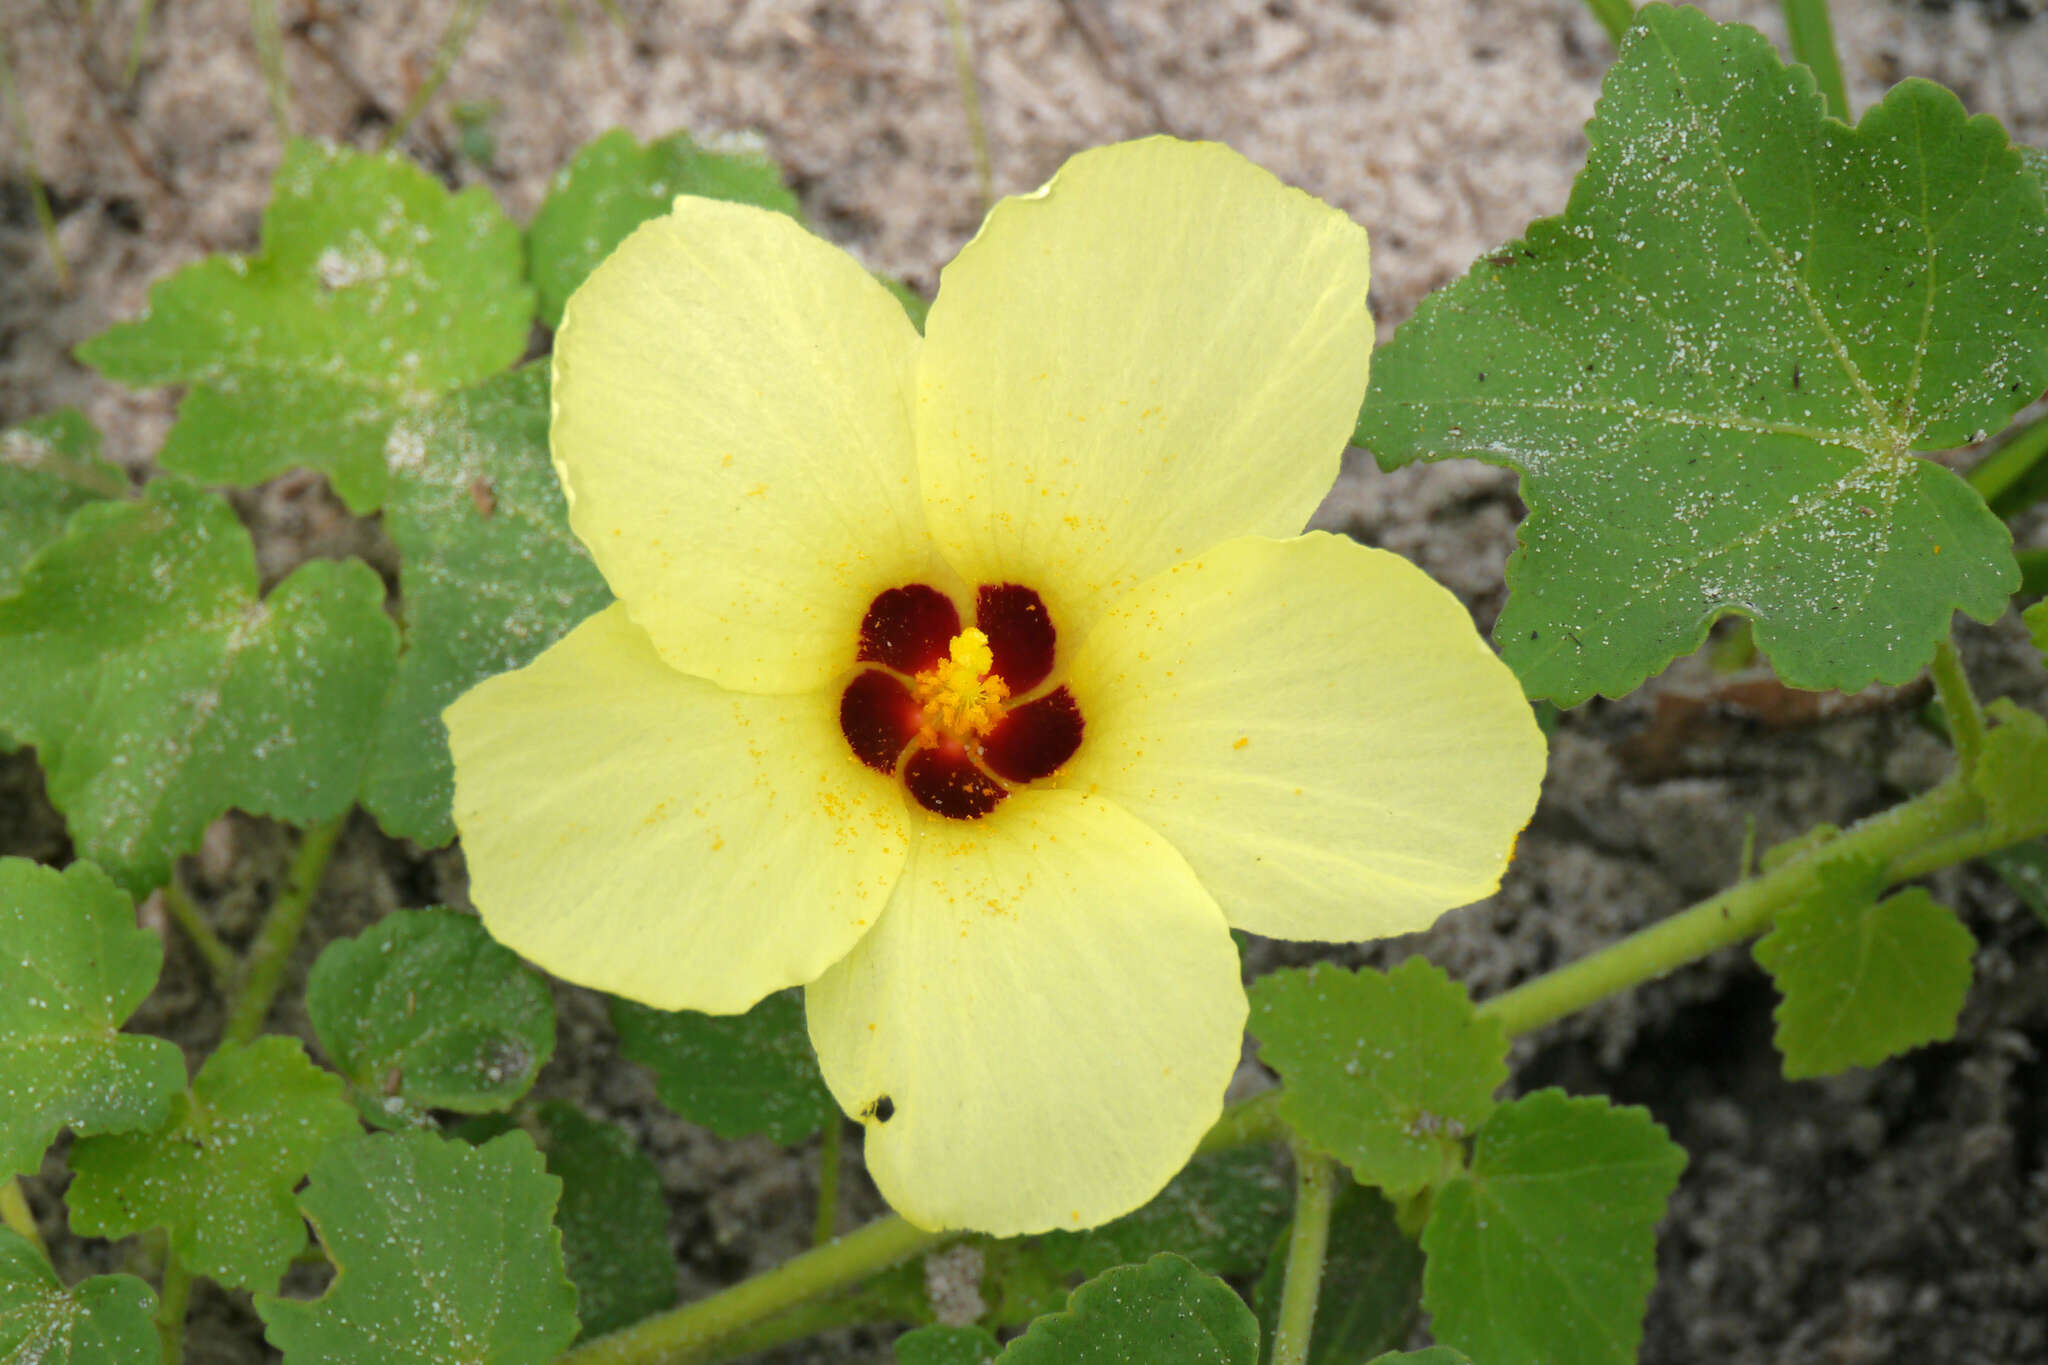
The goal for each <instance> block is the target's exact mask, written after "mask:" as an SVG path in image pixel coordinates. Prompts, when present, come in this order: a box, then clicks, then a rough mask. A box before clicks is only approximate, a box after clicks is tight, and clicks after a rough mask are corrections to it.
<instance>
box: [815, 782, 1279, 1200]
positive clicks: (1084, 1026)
mask: <svg viewBox="0 0 2048 1365" xmlns="http://www.w3.org/2000/svg"><path fill="white" fill-rule="evenodd" d="M805 1001H806V1004H807V1007H808V1009H809V1014H810V1025H811V1041H812V1042H813V1043H814V1044H816V1046H817V1049H818V1060H819V1062H820V1064H821V1065H822V1067H823V1069H824V1073H825V1083H826V1084H827V1085H829V1086H830V1087H831V1088H832V1093H833V1095H834V1096H835V1097H836V1098H837V1099H838V1101H839V1103H840V1105H841V1106H842V1107H844V1108H845V1109H846V1110H847V1112H848V1113H851V1114H856V1115H859V1116H860V1117H861V1119H862V1121H863V1122H864V1123H865V1124H866V1125H867V1166H868V1172H869V1174H871V1175H873V1176H874V1178H875V1183H876V1184H877V1185H879V1186H880V1187H881V1190H882V1193H883V1194H884V1195H885V1196H887V1197H888V1200H889V1202H890V1203H891V1204H892V1205H894V1206H895V1208H896V1210H897V1211H898V1212H899V1213H901V1214H902V1215H903V1216H904V1217H905V1218H908V1219H909V1220H910V1221H911V1222H913V1223H915V1224H917V1225H918V1226H920V1227H926V1228H975V1229H978V1230H980V1231H983V1232H990V1233H994V1234H996V1235H997V1236H1003V1237H1007V1236H1012V1235H1015V1234H1020V1233H1027V1232H1041V1231H1044V1230H1045V1229H1047V1228H1053V1227H1089V1226H1093V1225H1094V1224H1097V1223H1102V1222H1106V1221H1107V1220H1109V1219H1111V1218H1114V1217H1116V1216H1117V1215H1119V1214H1122V1213H1125V1212H1127V1211H1129V1210H1131V1209H1133V1208H1136V1207H1137V1206H1138V1205H1140V1204H1142V1203H1144V1202H1145V1201H1146V1200H1148V1199H1150V1198H1151V1197H1152V1196H1153V1195H1154V1194H1156V1193H1158V1191H1159V1189H1160V1187H1161V1186H1163V1185H1165V1184H1166V1182H1167V1181H1168V1180H1169V1179H1171V1178H1172V1176H1173V1175H1174V1173H1175V1172H1176V1171H1178V1170H1179V1169H1180V1168H1181V1167H1182V1166H1183V1165H1184V1164H1186V1162H1187V1159H1188V1157H1189V1156H1190V1155H1191V1154H1192V1153H1193V1151H1194V1149H1195V1144H1196V1143H1197V1142H1198V1141H1199V1140H1200V1139H1201V1136H1202V1134H1203V1133H1204V1132H1205V1131H1207V1130H1208V1128H1209V1126H1210V1125H1211V1124H1212V1123H1214V1122H1215V1120H1216V1116H1217V1115H1218V1114H1219V1113H1220V1112H1221V1111H1222V1105H1223V1089H1224V1087H1225V1086H1226V1085H1227V1084H1228V1083H1229V1081H1230V1077H1231V1073H1232V1072H1233V1071H1234V1070H1235V1069H1236V1066H1237V1061H1238V1056H1239V1052H1240V1046H1241V1043H1242V1035H1243V1031H1244V1019H1245V1000H1244V991H1243V989H1242V988H1241V987H1240V985H1239V984H1238V965H1237V952H1236V949H1235V948H1234V947H1233V946H1232V944H1231V941H1230V936H1229V934H1228V933H1227V932H1226V931H1225V927H1224V923H1223V917H1222V915H1220V914H1219V913H1218V912H1217V910H1216V905H1215V902H1214V901H1212V900H1211V899H1210V898H1209V896H1208V894H1207V893H1206V892H1204V891H1203V890H1202V888H1201V886H1200V885H1199V884H1198V883H1197V882H1196V881H1195V878H1194V875H1193V874H1192V873H1191V872H1189V871H1188V866H1187V864H1186V862H1184V861H1183V860H1182V859H1181V857H1180V856H1179V855H1178V854H1176V853H1175V852H1174V851H1173V850H1172V849H1171V848H1169V847H1167V845H1166V844H1165V842H1164V841H1163V840H1161V839H1160V838H1158V836H1156V835H1154V834H1153V833H1152V832H1151V831H1150V830H1147V829H1145V828H1144V827H1143V826H1142V825H1140V824H1139V823H1138V822H1137V821H1135V820H1133V819H1131V817H1130V816H1128V815H1126V814H1124V813H1123V812H1122V811H1120V810H1117V809H1116V808H1115V807H1113V806H1111V805H1109V804H1108V803H1106V802H1103V801H1099V800H1096V799H1094V798H1091V797H1087V796H1083V795H1081V794H1079V793H1076V792H1065V791H1034V792H1018V793H1015V794H1013V795H1012V796H1011V797H1010V799H1009V800H1008V801H1007V802H1005V803H1004V805H1003V806H1002V808H1001V809H1000V810H998V811H996V812H995V813H994V814H993V815H992V816H990V817H989V818H988V819H987V820H986V821H984V822H981V823H979V824H976V825H973V826H971V827H963V826H962V825H960V824H958V823H956V822H949V821H946V820H943V819H937V818H933V819H929V820H927V821H926V822H925V824H924V827H923V830H922V832H921V833H920V834H919V835H918V836H917V842H916V843H915V845H914V846H913V848H912V852H911V864H910V867H909V869H908V870H907V872H906V873H905V875H904V877H903V880H902V881H900V882H899V883H897V888H896V894H895V896H894V897H892V898H891V900H890V901H889V908H888V909H887V910H886V911H885V912H884V913H883V915H882V921H881V923H880V924H878V925H876V926H875V930H874V932H873V933H871V934H869V935H868V937H867V938H865V939H863V940H861V942H860V944H859V946H857V947H856V948H855V949H854V950H853V952H852V954H851V955H849V956H848V957H847V959H846V960H845V961H844V962H841V963H840V964H839V965H837V966H835V967H833V968H832V969H831V970H830V971H828V972H826V973H825V975H823V976H822V977H820V978H818V980H816V981H814V982H812V983H811V986H810V988H809V990H808V991H807V992H806V994H805Z"/></svg>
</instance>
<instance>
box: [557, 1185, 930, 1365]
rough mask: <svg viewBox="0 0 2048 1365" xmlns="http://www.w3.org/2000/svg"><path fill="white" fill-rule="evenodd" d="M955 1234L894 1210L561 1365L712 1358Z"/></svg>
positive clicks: (676, 1363) (675, 1364)
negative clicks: (743, 1334) (775, 1320)
mask: <svg viewBox="0 0 2048 1365" xmlns="http://www.w3.org/2000/svg"><path fill="white" fill-rule="evenodd" d="M955 1235H957V1234H954V1233H946V1232H926V1231H924V1230H923V1229H922V1228H916V1227H912V1226H911V1225H910V1224H909V1223H906V1222H904V1221H903V1220H902V1219H901V1218H897V1217H894V1216H893V1215H892V1216H890V1217H887V1218H879V1219H877V1220H875V1221H874V1222H872V1223H870V1224H868V1225H867V1226H866V1227H864V1228H862V1229H861V1230H860V1231H858V1232H854V1233H849V1234H847V1235H846V1236H844V1237H841V1238H840V1239H839V1240H838V1241H836V1242H833V1243H831V1244H829V1245H827V1246H822V1247H818V1248H817V1249H815V1250H813V1251H807V1252H805V1253H804V1254H803V1255H801V1256H798V1257H796V1258H794V1259H793V1260H789V1261H785V1262H784V1263H783V1264H781V1265H779V1266H777V1267H775V1269H773V1270H770V1271H767V1272H765V1273H763V1274H760V1275H756V1276H755V1277H754V1278H753V1279H751V1280H742V1281H741V1282H740V1283H738V1284H736V1285H733V1286H732V1287H731V1288H729V1289H724V1290H720V1291H719V1292H718V1293H716V1294H713V1295H712V1296H711V1297H710V1298H708V1299H699V1300H698V1301H697V1302H696V1303H692V1304H686V1305H684V1306H683V1307H681V1308H678V1309H675V1310H673V1311H672V1312H668V1313H662V1314H660V1315H658V1316H656V1317H652V1318H649V1319H647V1320H646V1321H645V1322H641V1323H635V1324H634V1325H633V1326H631V1327H628V1328H625V1329H623V1330H622V1331H617V1332H613V1333H611V1334H610V1335H608V1336H602V1337H599V1338H597V1339H596V1340H595V1341H586V1342H584V1343H583V1344H582V1345H581V1346H578V1347H576V1348H575V1349H574V1350H572V1351H570V1352H569V1353H568V1354H567V1355H564V1356H560V1357H558V1358H557V1361H556V1365H654V1362H657V1361H658V1362H661V1363H662V1365H683V1362H685V1361H699V1362H701V1361H703V1360H706V1359H710V1358H712V1357H711V1356H710V1354H709V1352H710V1351H711V1350H712V1348H715V1347H716V1346H718V1345H719V1343H720V1341H721V1339H723V1338H728V1337H730V1336H732V1335H733V1334H734V1333H736V1332H739V1331H740V1330H741V1329H743V1328H752V1327H754V1326H755V1325H756V1324H758V1323H761V1322H762V1321H763V1320H764V1319H766V1318H769V1317H772V1316H774V1315H775V1314H778V1313H781V1312H782V1311H783V1310H785V1309H788V1308H793V1307H795V1306H797V1305H798V1304H801V1303H804V1302H806V1301H808V1300H810V1299H815V1298H818V1297H819V1296H821V1295H824V1294H829V1293H832V1292H833V1291H835V1290H839V1289H844V1288H846V1287H847V1286H849V1285H852V1284H856V1283H858V1282H859V1281H861V1280H864V1279H866V1278H868V1277H869V1276H870V1275H875V1274H879V1273H880V1272H882V1271H884V1270H887V1269H888V1268H889V1267H890V1266H892V1265H895V1264H897V1263H898V1262H899V1261H905V1260H908V1259H909V1258H910V1257H912V1256H915V1255H917V1254H918V1253H919V1252H921V1251H929V1250H931V1249H932V1248H933V1247H936V1246H938V1245H939V1244H940V1243H941V1242H943V1241H946V1240H948V1239H949V1238H951V1237H953V1236H955Z"/></svg>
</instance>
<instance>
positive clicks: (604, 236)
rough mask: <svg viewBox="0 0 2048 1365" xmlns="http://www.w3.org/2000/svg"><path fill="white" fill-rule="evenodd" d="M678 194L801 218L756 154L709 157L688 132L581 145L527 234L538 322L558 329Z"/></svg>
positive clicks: (621, 136) (609, 136)
mask: <svg viewBox="0 0 2048 1365" xmlns="http://www.w3.org/2000/svg"><path fill="white" fill-rule="evenodd" d="M679 194H695V195H701V196H703V197H704V198H706V199H729V200H732V201H733V202H735V203H740V204H753V205H755V206H756V207H758V208H764V209H773V210H774V211H775V212H777V213H786V214H788V215H789V216H790V217H792V218H796V219H798V220H801V219H802V217H803V215H802V214H801V213H800V212H799V211H798V208H797V202H796V196H795V195H793V194H791V193H790V192H789V191H788V190H787V189H785V188H784V187H783V184H782V171H781V169H780V168H779V167H777V166H776V164H775V163H774V162H773V161H770V160H769V159H768V158H767V157H765V156H763V155H761V154H760V153H758V152H713V151H708V150H706V149H705V148H703V147H700V146H698V145H697V144H696V143H695V142H693V141H691V140H690V137H689V135H688V134H687V133H675V134H673V135H671V136H669V137H665V138H660V139H658V140H656V141H654V142H650V143H648V144H647V145H646V146H645V147H643V146H641V145H640V144H639V143H638V142H636V141H635V140H634V138H633V135H632V134H631V133H629V132H627V131H626V130H625V129H623V128H614V129H612V130H611V131H610V132H608V133H605V134H604V135H602V136H601V137H598V138H596V139H595V140H593V141H591V142H589V143H587V144H585V145H584V147H583V149H582V150H581V151H579V152H577V153H576V159H575V160H573V161H571V162H570V163H569V165H568V167H567V168H566V169H564V170H563V171H562V172H561V173H560V174H558V175H557V176H556V177H555V182H554V184H553V185H551V186H550V187H549V188H548V197H547V198H546V199H545V200H543V201H542V202H541V206H540V209H539V211H538V212H536V213H535V214H534V215H533V225H532V226H531V227H529V228H528V229H527V231H526V241H527V252H528V254H529V255H530V256H531V257H532V260H533V282H534V284H535V285H536V286H537V287H538V288H539V290H540V316H541V321H543V322H545V323H547V325H548V326H550V327H560V326H561V325H562V307H563V305H564V304H566V303H567V302H568V301H569V295H571V294H573V293H574V292H576V286H577V285H579V284H582V283H583V280H584V277H585V276H587V275H589V274H590V272H591V271H592V270H594V269H596V268H597V263H598V262H599V261H602V260H603V259H604V258H605V257H607V256H609V255H611V254H612V248H614V247H616V246H617V245H618V244H619V243H620V242H623V241H625V240H626V234H628V233H629V232H631V231H632V230H633V229H634V228H636V227H638V226H640V224H642V223H644V222H646V221H647V220H648V219H650V218H655V217H659V216H660V215H661V214H664V213H667V212H668V210H669V206H670V205H671V204H673V203H674V202H675V198H676V196H677V195H679Z"/></svg>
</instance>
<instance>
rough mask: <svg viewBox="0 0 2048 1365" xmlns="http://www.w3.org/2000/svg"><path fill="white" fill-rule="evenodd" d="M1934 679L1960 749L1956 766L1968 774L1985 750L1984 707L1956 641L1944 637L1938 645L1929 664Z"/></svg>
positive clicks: (1950, 733)
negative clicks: (1973, 690) (1971, 684)
mask: <svg viewBox="0 0 2048 1365" xmlns="http://www.w3.org/2000/svg"><path fill="white" fill-rule="evenodd" d="M1927 672H1928V674H1929V675H1930V676H1931V677H1932V678H1933V679H1934V694H1935V696H1936V697H1938V698H1939V699H1940V701H1941V712H1942V715H1944V716H1945V717H1947V719H1948V742H1949V743H1950V744H1951V745H1952V746H1954V748H1955V751H1956V770H1957V771H1958V772H1960V773H1962V775H1963V776H1964V777H1968V776H1969V775H1970V774H1971V773H1973V772H1975V771H1977V759H1978V757H1979V756H1980V755H1982V754H1983V752H1984V708H1983V707H1981V706H1979V705H1978V704H1977V694H1976V693H1974V692H1972V691H1971V690H1970V675H1969V674H1968V673H1966V672H1964V671H1963V660H1962V656H1960V655H1959V654H1957V653H1956V647H1955V643H1954V642H1953V641H1950V640H1943V641H1942V642H1941V643H1940V644H1938V645H1936V646H1935V647H1934V662H1933V663H1931V664H1929V665H1928V666H1927Z"/></svg>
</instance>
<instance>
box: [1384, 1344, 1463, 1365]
mask: <svg viewBox="0 0 2048 1365" xmlns="http://www.w3.org/2000/svg"><path fill="white" fill-rule="evenodd" d="M1367 1365H1472V1362H1471V1360H1469V1359H1468V1358H1466V1357H1465V1356H1463V1355H1461V1354H1460V1353H1458V1352H1457V1351H1453V1350H1452V1349H1451V1348H1450V1347H1448V1346H1431V1347H1429V1348H1428V1349H1427V1350H1421V1351H1389V1352H1387V1354H1385V1355H1383V1356H1374V1357H1373V1358H1372V1359H1371V1360H1370V1361H1369V1362H1367Z"/></svg>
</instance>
